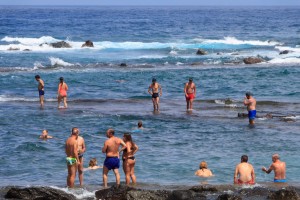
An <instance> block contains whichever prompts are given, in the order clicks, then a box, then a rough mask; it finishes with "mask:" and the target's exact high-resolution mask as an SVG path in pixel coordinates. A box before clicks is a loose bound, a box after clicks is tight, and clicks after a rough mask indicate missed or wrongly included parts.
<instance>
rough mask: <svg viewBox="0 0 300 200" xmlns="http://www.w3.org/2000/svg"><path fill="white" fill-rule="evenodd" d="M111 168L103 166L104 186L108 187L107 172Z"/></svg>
mask: <svg viewBox="0 0 300 200" xmlns="http://www.w3.org/2000/svg"><path fill="white" fill-rule="evenodd" d="M108 172H109V170H108V168H107V167H105V166H103V185H104V187H107V174H108Z"/></svg>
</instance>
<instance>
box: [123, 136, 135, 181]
mask: <svg viewBox="0 0 300 200" xmlns="http://www.w3.org/2000/svg"><path fill="white" fill-rule="evenodd" d="M123 140H124V142H125V144H126V146H125V147H124V148H123V149H122V150H123V155H122V159H123V170H124V173H125V181H126V185H129V183H130V179H131V181H132V183H133V184H135V183H136V176H135V174H134V166H135V161H136V160H135V156H134V155H135V153H136V152H137V151H138V149H139V147H138V146H137V145H136V144H135V143H134V142H133V140H132V137H131V135H130V134H129V133H124V136H123Z"/></svg>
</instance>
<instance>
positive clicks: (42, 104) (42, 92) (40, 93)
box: [35, 75, 45, 107]
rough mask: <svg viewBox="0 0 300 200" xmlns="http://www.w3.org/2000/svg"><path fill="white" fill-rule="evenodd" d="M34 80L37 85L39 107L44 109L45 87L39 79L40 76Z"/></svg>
mask: <svg viewBox="0 0 300 200" xmlns="http://www.w3.org/2000/svg"><path fill="white" fill-rule="evenodd" d="M35 80H36V81H37V82H38V83H39V84H38V91H39V97H40V104H41V107H44V94H45V90H44V86H45V84H44V81H43V80H42V79H41V77H40V75H36V76H35Z"/></svg>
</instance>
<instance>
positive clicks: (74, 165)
mask: <svg viewBox="0 0 300 200" xmlns="http://www.w3.org/2000/svg"><path fill="white" fill-rule="evenodd" d="M78 135H79V129H78V128H76V127H74V128H72V133H71V136H70V137H69V138H68V139H67V141H66V145H65V151H66V155H67V158H66V161H67V167H68V176H67V186H68V187H70V188H73V187H74V182H75V178H76V172H77V169H78V165H80V160H79V157H78V144H77V138H78Z"/></svg>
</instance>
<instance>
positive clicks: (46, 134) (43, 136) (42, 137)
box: [40, 129, 53, 140]
mask: <svg viewBox="0 0 300 200" xmlns="http://www.w3.org/2000/svg"><path fill="white" fill-rule="evenodd" d="M52 138H53V137H52V136H50V135H48V131H47V130H46V129H45V130H43V131H42V135H40V139H43V140H46V139H52Z"/></svg>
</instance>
